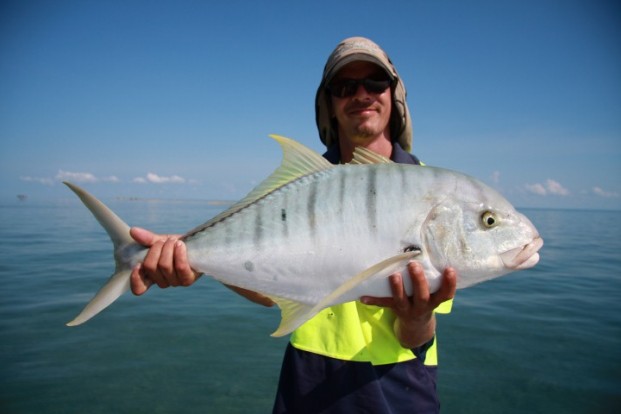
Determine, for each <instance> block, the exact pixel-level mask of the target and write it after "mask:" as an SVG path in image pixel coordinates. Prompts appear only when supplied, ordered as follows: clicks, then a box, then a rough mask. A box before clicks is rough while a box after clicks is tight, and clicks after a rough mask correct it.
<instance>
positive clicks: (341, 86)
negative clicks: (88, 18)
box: [327, 78, 392, 98]
mask: <svg viewBox="0 0 621 414" xmlns="http://www.w3.org/2000/svg"><path fill="white" fill-rule="evenodd" d="M360 85H362V87H363V88H364V89H365V90H366V91H367V92H368V93H382V92H384V91H385V90H386V89H388V88H389V87H390V86H391V85H392V81H391V80H390V79H379V80H378V79H369V78H365V79H338V80H335V81H334V82H332V83H330V85H328V87H327V91H328V93H329V94H330V95H332V96H334V97H335V98H348V97H350V96H354V95H355V94H356V92H358V87H359V86H360Z"/></svg>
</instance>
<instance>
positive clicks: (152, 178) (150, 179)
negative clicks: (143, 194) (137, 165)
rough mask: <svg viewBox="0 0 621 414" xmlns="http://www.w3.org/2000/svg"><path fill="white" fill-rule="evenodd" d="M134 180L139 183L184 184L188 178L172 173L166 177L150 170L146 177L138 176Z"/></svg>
mask: <svg viewBox="0 0 621 414" xmlns="http://www.w3.org/2000/svg"><path fill="white" fill-rule="evenodd" d="M132 181H133V182H134V183H138V184H146V183H152V184H183V183H185V182H186V179H185V178H183V177H179V176H178V175H171V176H168V177H165V176H161V175H157V174H155V173H151V172H150V173H148V174H147V176H146V177H136V178H134V179H133V180H132Z"/></svg>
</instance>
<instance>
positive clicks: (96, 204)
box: [64, 182, 146, 326]
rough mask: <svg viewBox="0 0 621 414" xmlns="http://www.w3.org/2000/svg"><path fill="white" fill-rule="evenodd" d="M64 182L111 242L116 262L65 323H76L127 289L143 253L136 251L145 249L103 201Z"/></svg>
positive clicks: (105, 306) (102, 308) (115, 298)
mask: <svg viewBox="0 0 621 414" xmlns="http://www.w3.org/2000/svg"><path fill="white" fill-rule="evenodd" d="M64 184H65V185H66V186H67V187H69V188H70V189H71V190H72V191H73V192H74V193H76V195H77V196H78V197H80V200H82V202H83V203H84V205H85V206H86V207H87V208H88V209H89V210H90V211H91V213H93V215H94V216H95V218H96V219H97V221H99V224H101V225H102V227H103V228H104V229H105V230H106V232H107V233H108V235H109V236H110V239H111V240H112V243H113V244H114V260H115V262H116V269H115V271H114V274H113V275H112V276H111V277H110V279H109V280H108V282H106V284H105V285H104V286H103V287H102V288H101V289H100V290H99V291H98V292H97V294H96V295H95V296H94V297H93V299H91V301H90V302H89V303H88V304H87V305H86V307H85V308H84V309H83V310H82V312H80V314H79V315H78V316H77V317H76V318H75V319H74V320H72V321H71V322H69V323H68V324H67V326H76V325H80V324H82V323H84V322H86V321H88V320H89V319H90V318H92V317H93V316H95V315H97V314H98V313H99V312H101V311H102V310H104V309H105V308H107V307H108V306H109V305H110V304H111V303H112V302H114V301H115V300H117V299H118V297H119V296H121V295H122V294H123V293H125V292H127V291H128V290H129V278H130V275H131V272H132V267H133V266H134V265H135V264H136V263H137V262H138V261H140V260H141V259H142V257H143V256H144V252H143V253H142V254H140V251H146V249H145V248H144V247H142V246H140V245H139V244H137V243H136V242H135V241H134V240H133V239H132V237H131V236H130V235H129V226H128V225H127V224H125V222H124V221H123V220H121V219H120V218H119V216H117V215H116V214H114V213H113V212H112V210H110V209H109V208H108V207H107V206H106V205H105V204H103V203H102V202H101V201H99V200H98V199H96V198H95V197H93V196H92V195H91V194H89V193H87V192H86V191H85V190H83V189H82V188H80V187H78V186H76V185H74V184H71V183H68V182H64Z"/></svg>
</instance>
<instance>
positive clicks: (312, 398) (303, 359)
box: [273, 143, 440, 414]
mask: <svg viewBox="0 0 621 414" xmlns="http://www.w3.org/2000/svg"><path fill="white" fill-rule="evenodd" d="M324 157H325V158H326V159H327V160H328V161H330V162H332V163H333V164H338V163H339V162H340V158H341V156H340V151H339V148H338V146H333V147H332V148H330V149H329V150H328V151H327V152H326V153H325V154H324ZM390 158H391V159H392V160H393V161H394V162H397V163H402V164H416V165H419V164H420V161H419V160H418V158H416V157H415V156H414V155H412V154H410V153H408V152H406V151H404V150H403V148H401V146H400V145H399V144H398V143H394V144H393V153H392V154H391V157H390ZM434 340H435V338H434V339H432V340H431V341H429V342H428V343H427V344H425V345H423V346H421V347H419V348H416V349H413V350H412V351H413V352H414V354H415V355H416V358H415V359H413V360H410V361H406V362H400V363H395V364H386V365H372V364H371V363H370V362H355V361H343V360H339V359H335V358H330V357H326V356H322V355H317V354H314V353H311V352H306V351H302V350H300V349H297V348H295V347H293V346H292V345H291V343H289V344H288V346H287V350H286V352H285V356H284V360H283V364H282V369H281V372H280V380H279V384H278V391H277V394H276V401H275V402H274V410H273V413H274V414H284V413H288V414H306V413H308V414H311V413H312V414H316V413H344V414H350V413H351V414H357V413H368V414H398V413H408V414H415V413H424V414H428V413H429V414H431V413H434V414H435V413H439V412H440V403H439V401H438V397H437V391H436V371H437V367H436V366H427V365H425V364H424V361H425V352H426V351H427V349H429V347H430V346H431V345H432V344H433V341H434Z"/></svg>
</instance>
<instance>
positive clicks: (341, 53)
mask: <svg viewBox="0 0 621 414" xmlns="http://www.w3.org/2000/svg"><path fill="white" fill-rule="evenodd" d="M358 61H364V62H371V63H374V64H376V65H377V66H379V67H380V68H382V69H383V70H384V71H385V72H386V74H387V75H388V76H389V77H390V78H391V80H392V81H393V91H392V113H391V119H390V122H391V124H390V133H391V135H392V137H391V138H392V140H393V141H396V142H398V143H399V144H400V145H401V147H402V148H403V149H405V150H406V151H408V152H409V151H410V150H411V149H412V120H411V119H410V112H409V110H408V107H407V102H406V96H407V93H406V90H405V86H404V85H403V81H402V80H401V78H400V77H399V74H398V73H397V69H395V67H394V65H393V64H392V61H391V60H390V58H389V57H388V55H387V54H386V52H384V51H383V50H382V48H380V47H379V46H378V45H377V44H376V43H374V42H372V41H371V40H369V39H367V38H364V37H350V38H348V39H345V40H343V41H342V42H341V43H339V44H338V45H337V47H336V48H335V49H334V51H333V52H332V54H330V57H328V61H327V62H326V66H325V67H324V70H323V76H322V78H321V83H320V84H319V88H317V94H316V96H315V119H316V122H317V128H318V129H319V137H320V138H321V142H323V143H324V144H325V145H326V147H330V146H331V145H333V144H334V143H335V142H337V141H338V131H337V129H336V123H335V121H334V120H333V119H332V115H331V111H330V95H329V94H328V93H327V91H326V87H327V85H329V84H330V82H331V81H332V78H334V75H336V74H337V73H338V72H339V70H341V69H342V68H343V67H344V66H345V65H347V64H349V63H351V62H358Z"/></svg>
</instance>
